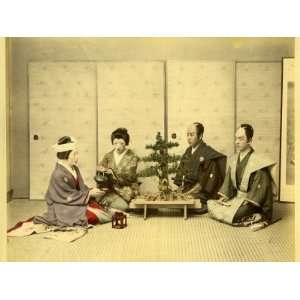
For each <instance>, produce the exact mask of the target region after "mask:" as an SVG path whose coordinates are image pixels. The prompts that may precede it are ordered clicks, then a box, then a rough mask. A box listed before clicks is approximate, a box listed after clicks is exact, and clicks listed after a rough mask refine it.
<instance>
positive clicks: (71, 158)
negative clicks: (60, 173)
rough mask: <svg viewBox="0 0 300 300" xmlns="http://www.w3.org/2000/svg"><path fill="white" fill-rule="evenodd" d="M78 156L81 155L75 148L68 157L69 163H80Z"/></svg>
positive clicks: (72, 164)
mask: <svg viewBox="0 0 300 300" xmlns="http://www.w3.org/2000/svg"><path fill="white" fill-rule="evenodd" d="M78 158H79V155H78V151H77V150H73V151H72V152H71V153H70V155H69V158H68V163H69V165H70V166H74V165H77V163H78Z"/></svg>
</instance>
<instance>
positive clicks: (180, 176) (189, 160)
mask: <svg viewBox="0 0 300 300" xmlns="http://www.w3.org/2000/svg"><path fill="white" fill-rule="evenodd" d="M203 132H204V127H203V125H202V124H201V123H198V122H195V123H193V124H191V125H190V126H189V127H188V129H187V142H188V144H189V145H190V146H189V147H188V148H187V149H186V151H185V153H184V154H183V156H182V158H181V161H180V164H179V167H178V169H177V172H176V176H175V178H174V183H175V184H176V185H178V186H179V189H180V191H181V192H182V193H184V194H186V195H191V196H193V197H194V198H195V199H199V201H201V204H202V209H201V210H200V211H199V212H202V213H205V212H207V205H206V202H207V200H208V199H217V192H218V190H219V188H220V187H221V185H222V183H223V180H224V176H225V168H226V156H225V155H224V154H222V153H219V152H217V151H216V150H214V149H213V148H212V147H210V146H208V145H207V144H206V143H205V142H204V141H203V139H202V138H203Z"/></svg>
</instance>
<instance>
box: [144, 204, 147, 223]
mask: <svg viewBox="0 0 300 300" xmlns="http://www.w3.org/2000/svg"><path fill="white" fill-rule="evenodd" d="M146 218H147V204H144V220H146Z"/></svg>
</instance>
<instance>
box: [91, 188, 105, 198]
mask: <svg viewBox="0 0 300 300" xmlns="http://www.w3.org/2000/svg"><path fill="white" fill-rule="evenodd" d="M106 192H107V189H101V190H100V189H98V188H92V189H91V190H90V192H89V195H90V196H92V197H96V198H98V197H103V196H104V195H105V193H106Z"/></svg>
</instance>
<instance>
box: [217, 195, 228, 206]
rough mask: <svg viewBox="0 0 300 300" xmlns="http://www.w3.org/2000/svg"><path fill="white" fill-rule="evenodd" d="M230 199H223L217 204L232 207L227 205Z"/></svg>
mask: <svg viewBox="0 0 300 300" xmlns="http://www.w3.org/2000/svg"><path fill="white" fill-rule="evenodd" d="M228 200H229V199H228V198H227V197H221V198H220V199H218V200H217V202H218V203H219V204H221V205H223V206H230V204H229V203H227V201H228Z"/></svg>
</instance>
